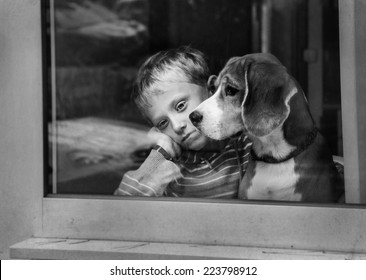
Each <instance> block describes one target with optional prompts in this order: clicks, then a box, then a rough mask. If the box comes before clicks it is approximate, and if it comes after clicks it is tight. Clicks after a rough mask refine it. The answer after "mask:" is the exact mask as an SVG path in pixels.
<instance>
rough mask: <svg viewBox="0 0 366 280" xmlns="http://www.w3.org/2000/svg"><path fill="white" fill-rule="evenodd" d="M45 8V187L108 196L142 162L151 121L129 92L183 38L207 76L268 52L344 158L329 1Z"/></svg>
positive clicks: (143, 1) (185, 0)
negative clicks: (237, 59) (148, 65)
mask: <svg viewBox="0 0 366 280" xmlns="http://www.w3.org/2000/svg"><path fill="white" fill-rule="evenodd" d="M315 2H316V4H314V3H315ZM48 12H49V14H50V17H49V23H48V27H49V30H50V32H49V33H48V39H49V40H48V42H49V44H48V46H47V51H45V56H47V58H48V59H49V60H50V71H49V86H48V88H49V92H48V93H47V96H48V99H49V100H50V102H48V103H49V104H48V105H49V112H50V114H49V135H50V137H49V139H50V142H49V144H50V145H49V147H50V149H49V151H50V152H49V156H50V165H51V167H52V168H51V169H50V170H52V174H51V176H50V182H49V183H50V186H51V187H50V190H49V193H55V194H102V195H112V194H113V192H114V191H115V190H116V188H118V186H119V184H120V182H121V180H122V177H123V175H124V174H125V173H126V172H127V171H129V170H136V169H137V168H138V167H139V166H140V165H141V163H142V162H143V161H144V160H145V159H146V157H147V156H148V155H149V153H150V150H151V142H149V141H148V140H147V136H146V134H147V132H148V130H149V129H150V127H149V124H148V123H147V122H146V121H145V119H144V118H143V116H142V115H141V113H140V112H139V111H138V110H137V108H136V106H135V104H134V102H132V101H131V99H130V95H131V92H132V91H133V83H134V79H135V77H136V74H137V70H138V68H139V67H140V65H141V64H142V63H143V62H144V61H145V60H146V59H147V58H148V57H149V56H151V55H152V54H154V53H156V52H158V51H160V50H164V49H168V48H174V47H178V46H181V45H190V46H191V47H193V48H197V49H199V50H201V51H202V52H204V53H205V54H206V55H207V57H208V58H209V67H210V70H211V72H212V73H213V74H218V73H219V71H220V70H221V69H222V67H223V66H224V65H225V63H226V61H227V60H228V59H229V58H231V57H233V56H242V55H244V54H247V53H253V52H271V53H273V54H274V55H275V56H277V57H278V58H279V60H280V61H281V62H282V63H283V64H284V65H285V66H286V67H287V69H288V71H289V72H290V73H291V74H292V75H293V76H294V77H295V78H296V80H297V81H298V82H299V84H300V85H301V86H302V88H303V89H304V92H305V94H306V96H307V98H308V101H309V105H310V109H311V111H312V113H313V117H314V120H315V122H316V124H317V126H318V127H319V129H320V131H322V134H323V135H324V136H325V137H326V139H327V140H328V143H329V145H330V147H331V150H332V153H333V154H334V155H337V156H341V157H342V156H343V154H342V152H343V151H342V135H341V116H340V111H341V108H340V85H339V38H338V6H337V1H335V0H324V1H306V0H299V1H291V0H285V1H275V0H272V1H271V0H251V1H241V0H233V1H224V0H212V1H199V0H195V1H190V0H175V1H169V0H153V1H149V0H105V1H103V0H53V1H50V5H49V11H48ZM49 97H51V98H49Z"/></svg>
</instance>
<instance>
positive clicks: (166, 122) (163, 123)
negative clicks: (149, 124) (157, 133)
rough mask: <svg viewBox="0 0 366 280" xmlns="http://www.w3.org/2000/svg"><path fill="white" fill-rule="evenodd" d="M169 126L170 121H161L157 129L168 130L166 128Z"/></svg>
mask: <svg viewBox="0 0 366 280" xmlns="http://www.w3.org/2000/svg"><path fill="white" fill-rule="evenodd" d="M167 125H168V121H167V120H162V121H160V122H159V123H158V124H157V125H156V127H157V128H158V129H160V130H162V129H164V128H166V126H167Z"/></svg>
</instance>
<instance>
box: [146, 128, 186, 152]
mask: <svg viewBox="0 0 366 280" xmlns="http://www.w3.org/2000/svg"><path fill="white" fill-rule="evenodd" d="M147 137H149V138H150V139H152V141H153V142H154V143H155V144H156V145H159V146H160V147H162V148H163V149H164V150H165V151H166V152H167V153H169V155H170V156H171V157H172V158H177V157H179V156H180V154H181V152H182V149H181V147H180V146H179V144H177V143H176V142H174V141H173V139H172V138H170V137H169V136H168V135H166V134H164V133H161V132H160V131H159V129H157V128H156V127H153V128H151V129H150V131H149V133H148V134H147Z"/></svg>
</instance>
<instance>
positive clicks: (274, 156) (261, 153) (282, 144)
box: [251, 127, 318, 163]
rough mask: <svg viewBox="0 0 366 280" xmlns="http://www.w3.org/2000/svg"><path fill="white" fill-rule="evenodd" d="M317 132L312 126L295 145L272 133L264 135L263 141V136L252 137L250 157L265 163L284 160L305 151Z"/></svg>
mask: <svg viewBox="0 0 366 280" xmlns="http://www.w3.org/2000/svg"><path fill="white" fill-rule="evenodd" d="M317 134H318V129H317V128H316V127H314V128H313V130H312V131H310V132H309V133H308V134H307V135H306V137H305V140H304V142H302V143H301V144H300V145H299V146H296V147H295V146H291V145H290V144H288V143H287V142H286V141H285V139H284V138H283V137H282V138H281V137H275V136H274V135H272V137H271V136H269V137H266V138H267V139H266V140H265V141H263V138H264V137H262V139H258V138H253V146H252V150H251V157H252V159H254V160H255V161H263V162H266V163H282V162H285V161H287V160H289V159H291V158H294V157H296V156H297V155H299V154H301V153H302V152H303V151H305V150H306V149H307V148H308V147H309V146H310V145H311V144H312V143H313V142H314V141H315V138H316V136H317ZM277 136H278V135H277ZM258 140H259V141H258ZM261 140H262V141H261ZM271 147H272V148H271Z"/></svg>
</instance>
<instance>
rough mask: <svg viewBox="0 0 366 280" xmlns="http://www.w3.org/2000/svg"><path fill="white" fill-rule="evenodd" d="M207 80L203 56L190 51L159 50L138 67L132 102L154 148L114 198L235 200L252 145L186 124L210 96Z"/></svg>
mask: <svg viewBox="0 0 366 280" xmlns="http://www.w3.org/2000/svg"><path fill="white" fill-rule="evenodd" d="M208 78H209V69H208V66H207V62H206V60H205V57H204V55H203V54H202V53H201V52H200V51H198V50H195V49H193V48H190V47H180V48H177V49H171V50H167V51H162V52H159V53H157V54H155V55H153V56H152V57H150V58H149V59H148V60H147V61H146V62H145V63H144V64H143V65H142V66H141V68H140V70H139V72H138V74H137V80H136V91H135V93H134V96H133V99H134V101H135V103H136V105H137V107H138V108H139V110H140V111H141V112H142V114H143V115H144V116H145V117H146V118H147V119H148V121H149V122H150V123H151V125H152V126H153V128H152V129H151V130H150V132H149V135H150V137H151V138H152V139H154V143H156V145H155V147H154V148H153V149H152V151H151V153H150V155H149V156H148V157H147V159H146V160H145V162H144V163H143V164H142V165H141V166H140V168H139V169H137V170H136V171H129V172H127V173H126V174H125V175H124V177H123V179H122V182H121V183H120V186H119V188H118V189H117V190H116V191H115V192H114V194H115V195H129V196H163V195H164V196H174V197H205V198H237V194H238V187H239V183H240V179H241V178H242V175H243V173H244V172H245V169H246V165H247V161H248V156H249V149H250V145H251V143H250V142H249V140H248V139H247V137H246V136H244V135H242V136H241V137H239V138H235V139H234V138H233V139H226V140H224V141H215V140H211V139H209V138H207V137H206V136H204V135H203V134H201V133H200V132H199V131H198V130H197V129H196V127H194V126H193V124H192V123H191V121H190V120H189V114H190V113H191V112H192V111H193V110H194V109H195V108H196V107H197V106H198V105H199V104H200V103H201V102H202V101H204V100H205V99H207V98H208V97H209V95H210V92H209V90H208V88H207V80H208ZM239 147H240V148H239Z"/></svg>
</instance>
